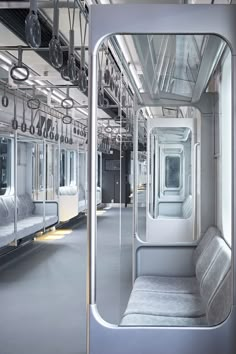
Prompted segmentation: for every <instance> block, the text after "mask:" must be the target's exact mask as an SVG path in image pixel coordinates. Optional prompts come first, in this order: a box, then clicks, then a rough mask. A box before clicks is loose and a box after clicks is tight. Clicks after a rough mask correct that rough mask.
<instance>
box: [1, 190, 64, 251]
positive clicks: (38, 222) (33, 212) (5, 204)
mask: <svg viewBox="0 0 236 354" xmlns="http://www.w3.org/2000/svg"><path fill="white" fill-rule="evenodd" d="M45 211H46V215H45V227H46V228H47V227H50V226H52V225H55V224H56V223H57V222H58V211H57V203H56V202H46V203H45ZM14 219H15V204H14V196H2V197H0V247H3V246H5V245H7V244H9V243H11V242H12V241H14V240H19V239H21V238H24V237H26V236H30V235H33V234H35V233H37V232H39V231H40V230H42V229H43V227H44V220H43V203H42V202H33V201H32V199H31V197H30V196H29V195H28V194H24V195H19V196H17V232H16V233H15V232H14Z"/></svg>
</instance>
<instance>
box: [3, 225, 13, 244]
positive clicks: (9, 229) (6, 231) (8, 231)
mask: <svg viewBox="0 0 236 354" xmlns="http://www.w3.org/2000/svg"><path fill="white" fill-rule="evenodd" d="M14 238H15V235H14V223H11V224H8V225H5V226H0V247H3V246H6V245H8V244H9V243H11V242H12V241H13V240H14Z"/></svg>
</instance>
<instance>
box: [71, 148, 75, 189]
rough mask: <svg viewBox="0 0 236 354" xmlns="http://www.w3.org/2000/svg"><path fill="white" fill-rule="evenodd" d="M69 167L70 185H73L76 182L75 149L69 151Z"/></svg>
mask: <svg viewBox="0 0 236 354" xmlns="http://www.w3.org/2000/svg"><path fill="white" fill-rule="evenodd" d="M69 156H70V159H69V168H70V178H69V181H70V185H75V184H76V167H75V156H76V155H75V151H70V152H69Z"/></svg>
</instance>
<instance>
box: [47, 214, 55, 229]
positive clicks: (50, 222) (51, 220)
mask: <svg viewBox="0 0 236 354" xmlns="http://www.w3.org/2000/svg"><path fill="white" fill-rule="evenodd" d="M57 222H58V217H57V216H56V215H46V216H45V226H46V227H49V226H52V225H55V224H56V223H57Z"/></svg>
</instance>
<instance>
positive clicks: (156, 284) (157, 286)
mask: <svg viewBox="0 0 236 354" xmlns="http://www.w3.org/2000/svg"><path fill="white" fill-rule="evenodd" d="M133 290H134V291H136V290H144V291H146V290H148V291H153V292H168V293H181V294H196V293H199V285H198V282H197V279H196V278H195V277H163V276H152V275H150V276H148V275H144V276H142V277H138V278H137V279H136V281H135V283H134V288H133Z"/></svg>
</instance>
